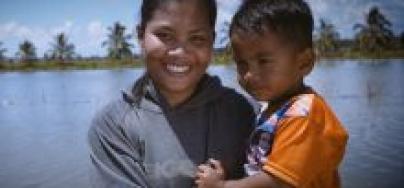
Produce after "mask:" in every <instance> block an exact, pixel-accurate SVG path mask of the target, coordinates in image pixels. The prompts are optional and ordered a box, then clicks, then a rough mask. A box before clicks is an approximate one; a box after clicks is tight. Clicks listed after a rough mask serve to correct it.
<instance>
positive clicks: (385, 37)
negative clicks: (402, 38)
mask: <svg viewBox="0 0 404 188" xmlns="http://www.w3.org/2000/svg"><path fill="white" fill-rule="evenodd" d="M391 26H392V24H391V22H390V21H389V20H388V19H387V18H386V17H385V16H384V15H383V14H382V13H381V12H380V10H379V8H378V7H377V6H374V7H372V8H371V9H370V11H369V13H368V14H366V17H365V23H364V24H355V26H354V30H358V33H357V34H356V35H355V41H356V46H357V48H359V49H360V50H361V51H368V52H374V51H380V50H382V49H387V48H389V47H390V45H391V42H392V40H393V38H394V34H393V32H392V30H391Z"/></svg>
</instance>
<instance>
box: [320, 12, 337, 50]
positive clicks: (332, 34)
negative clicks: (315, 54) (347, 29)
mask: <svg viewBox="0 0 404 188" xmlns="http://www.w3.org/2000/svg"><path fill="white" fill-rule="evenodd" d="M317 32H318V33H317V37H316V47H317V49H318V50H319V52H320V53H327V52H335V51H336V50H337V49H338V41H339V33H338V32H337V30H336V29H335V26H334V25H333V24H331V23H327V22H326V21H325V20H324V19H320V26H319V28H318V29H317Z"/></svg>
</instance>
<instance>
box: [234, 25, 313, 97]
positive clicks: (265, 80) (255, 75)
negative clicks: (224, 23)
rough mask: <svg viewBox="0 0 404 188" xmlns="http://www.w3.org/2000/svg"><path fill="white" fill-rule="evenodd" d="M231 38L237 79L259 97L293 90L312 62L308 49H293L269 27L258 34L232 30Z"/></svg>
mask: <svg viewBox="0 0 404 188" xmlns="http://www.w3.org/2000/svg"><path fill="white" fill-rule="evenodd" d="M231 42H232V47H233V52H234V53H233V54H234V60H235V61H236V64H237V71H238V79H239V83H240V85H241V86H242V87H243V88H244V89H245V90H246V91H247V92H248V93H249V94H250V95H252V96H253V97H254V98H255V99H256V100H259V101H276V100H278V99H281V98H283V97H285V96H287V95H289V94H293V93H295V92H297V91H298V90H299V89H300V87H301V86H302V84H303V77H304V76H305V75H306V74H308V73H309V72H310V71H311V68H312V66H313V55H312V50H311V49H307V50H301V51H297V50H296V49H295V48H293V47H292V45H290V44H288V43H285V41H284V40H282V39H281V38H280V37H278V35H277V34H276V33H274V32H271V31H265V32H264V33H263V34H262V35H258V34H251V33H245V32H244V31H239V30H236V31H234V32H233V34H232V36H231Z"/></svg>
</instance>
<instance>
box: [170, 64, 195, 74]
mask: <svg viewBox="0 0 404 188" xmlns="http://www.w3.org/2000/svg"><path fill="white" fill-rule="evenodd" d="M189 69H190V66H189V65H175V64H167V70H168V71H170V72H172V73H185V72H187V71H188V70H189Z"/></svg>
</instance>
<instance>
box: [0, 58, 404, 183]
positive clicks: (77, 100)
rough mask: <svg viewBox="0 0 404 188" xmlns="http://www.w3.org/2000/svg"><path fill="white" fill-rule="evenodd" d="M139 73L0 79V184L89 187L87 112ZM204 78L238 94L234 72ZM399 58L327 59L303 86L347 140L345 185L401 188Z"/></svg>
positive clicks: (403, 139) (403, 143)
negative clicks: (322, 102)
mask: <svg viewBox="0 0 404 188" xmlns="http://www.w3.org/2000/svg"><path fill="white" fill-rule="evenodd" d="M142 72H143V70H142V69H123V70H91V71H50V72H9V73H0V164H1V165H0V186H1V187H7V188H22V187H43V188H54V187H59V188H71V187H88V186H89V181H88V180H89V178H88V174H87V170H88V167H89V163H90V161H89V156H88V146H87V142H86V133H87V130H88V128H89V124H90V120H91V118H92V117H93V115H94V113H95V112H96V111H97V110H98V109H100V108H101V107H102V106H103V105H105V104H106V103H107V102H108V101H110V100H111V99H113V98H116V97H119V93H120V92H119V90H120V89H124V88H126V87H129V86H130V84H131V83H132V82H133V81H134V80H135V79H136V78H138V77H139V76H140V75H141V74H142ZM209 72H210V73H211V74H213V75H219V76H220V77H221V79H222V81H223V83H224V84H225V85H227V86H229V87H233V88H237V89H239V86H238V85H237V83H236V81H235V78H236V73H235V68H234V66H212V67H210V68H209ZM403 82H404V60H399V59H397V60H328V61H323V62H320V63H318V64H317V65H316V67H315V69H314V71H313V72H312V74H310V76H309V77H308V78H307V83H308V84H309V85H311V86H313V88H315V89H316V90H317V91H318V92H319V93H320V94H322V95H323V96H324V97H325V99H326V100H327V101H328V103H329V104H330V105H331V107H332V108H333V109H334V111H335V112H336V114H337V115H338V117H339V118H340V120H341V121H342V123H343V124H344V125H345V126H346V128H347V130H348V131H349V134H350V139H349V143H348V148H347V153H346V155H345V159H344V161H343V164H342V167H341V174H342V180H343V185H344V187H348V188H359V187H360V188H361V187H375V188H376V187H377V188H379V187H389V188H392V187H402V185H404V178H403V177H404V108H403V106H404V87H403Z"/></svg>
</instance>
